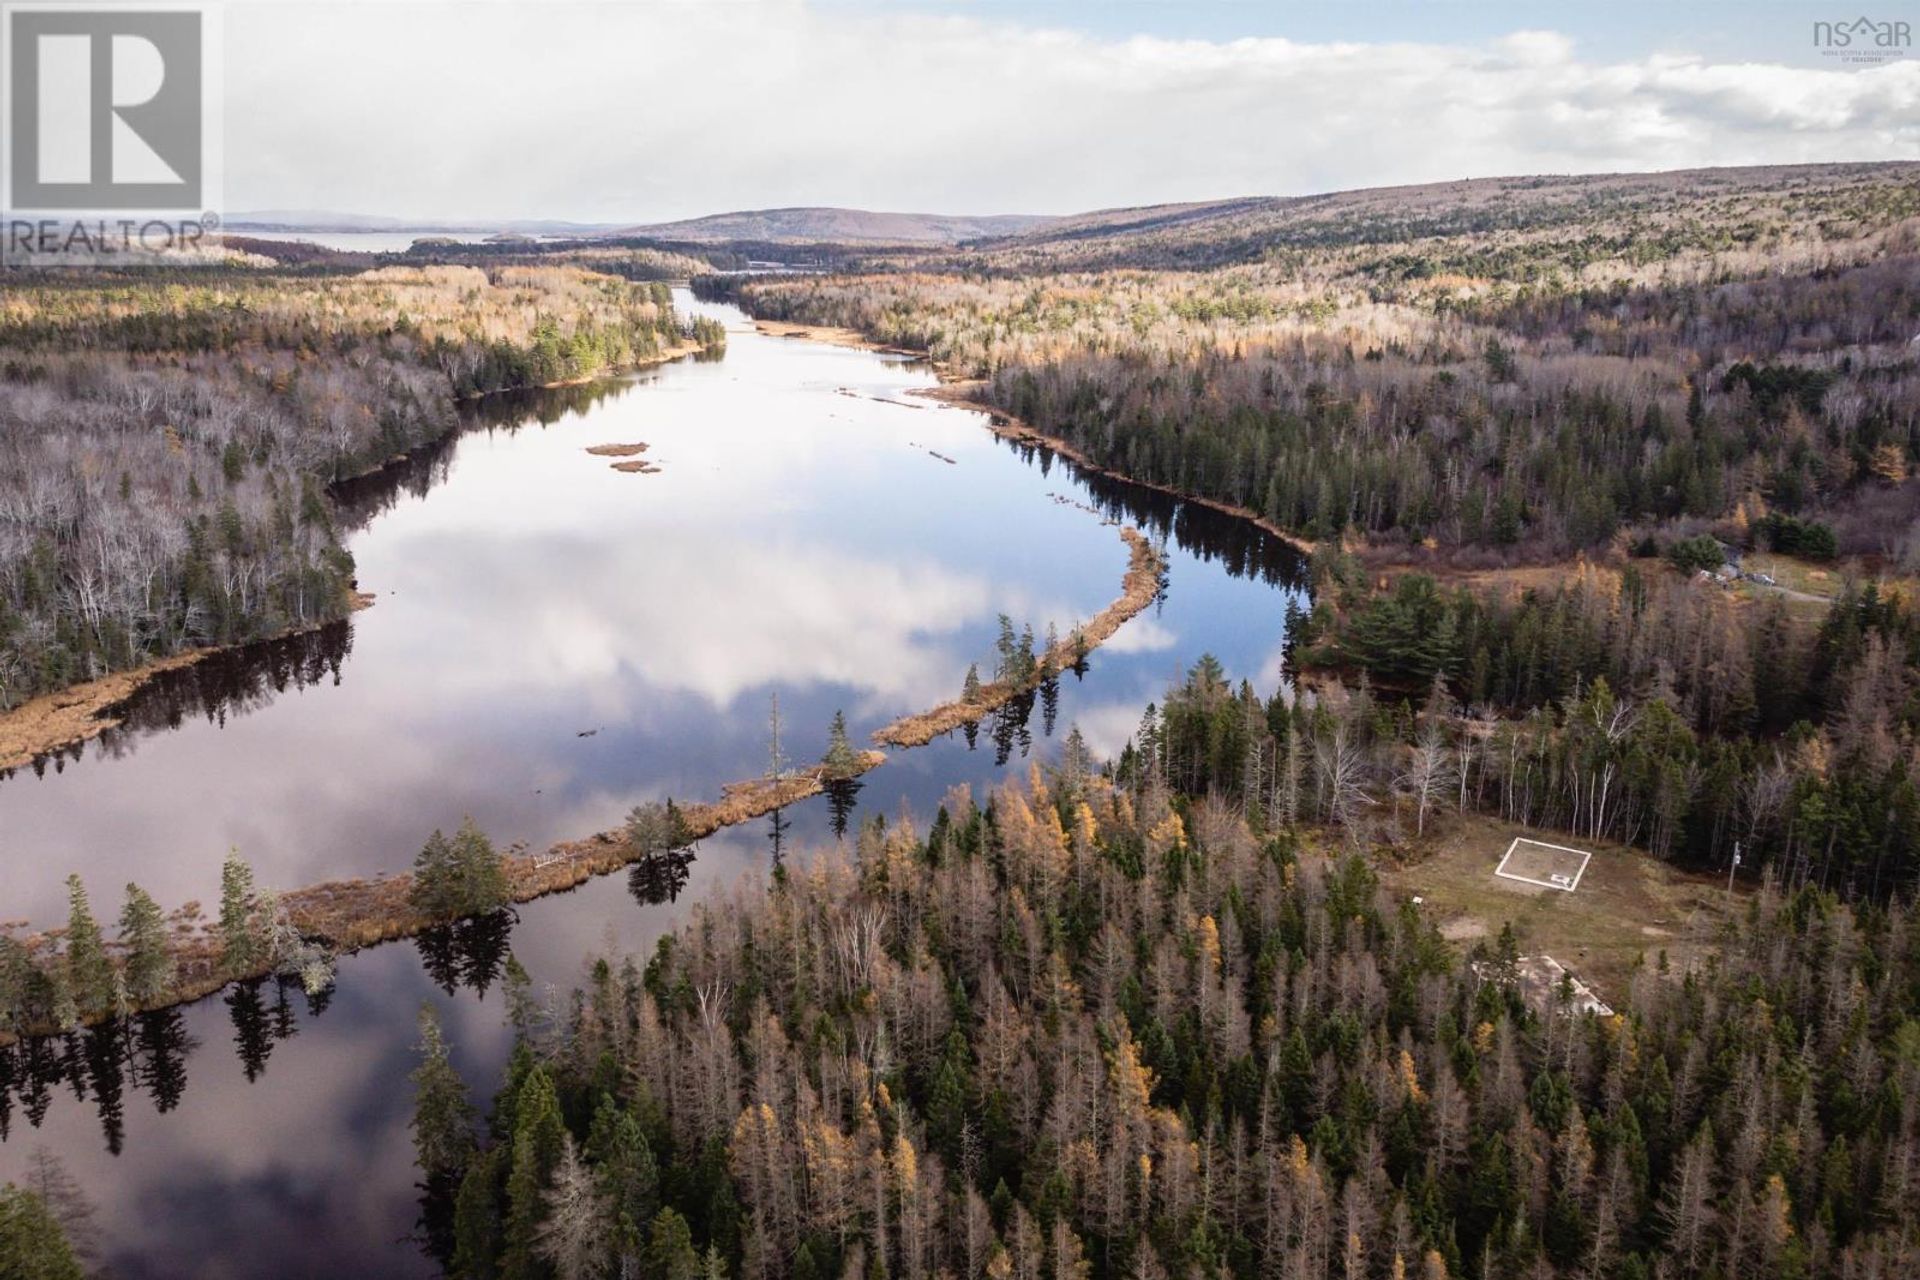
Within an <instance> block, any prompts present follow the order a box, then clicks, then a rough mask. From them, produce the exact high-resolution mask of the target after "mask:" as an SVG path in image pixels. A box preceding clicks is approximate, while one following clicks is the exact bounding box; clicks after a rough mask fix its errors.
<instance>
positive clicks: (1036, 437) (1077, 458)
mask: <svg viewBox="0 0 1920 1280" xmlns="http://www.w3.org/2000/svg"><path fill="white" fill-rule="evenodd" d="M919 354H922V355H924V354H925V353H924V352H922V353H919ZM928 363H930V364H932V365H933V369H934V375H935V376H936V377H938V378H939V379H940V385H939V386H936V387H916V388H914V389H913V390H911V391H908V392H907V394H908V395H910V396H919V397H921V398H922V399H925V400H934V401H937V402H939V403H940V404H944V405H950V406H952V407H953V408H956V409H970V410H972V411H973V412H974V413H981V414H985V415H986V417H987V430H989V431H991V432H993V434H994V435H996V436H999V437H1000V438H1001V439H1002V440H1012V441H1014V442H1016V443H1018V444H1030V445H1040V446H1044V447H1045V448H1047V449H1049V450H1051V451H1053V452H1054V453H1056V454H1058V455H1059V456H1060V457H1062V458H1065V459H1066V460H1067V461H1069V462H1071V463H1073V465H1074V466H1076V467H1079V468H1080V469H1081V470H1083V471H1091V472H1093V473H1094V474H1095V475H1100V476H1106V477H1107V478H1108V479H1111V480H1119V481H1122V482H1124V483H1126V484H1131V485H1138V486H1139V487H1140V488H1142V489H1151V490H1152V491H1153V492H1155V493H1163V494H1165V495H1166V496H1167V497H1169V498H1175V499H1177V500H1179V501H1181V502H1191V503H1193V504H1194V505H1195V506H1200V507H1206V508H1209V509H1210V510H1213V511H1218V512H1220V513H1221V514H1222V515H1228V516H1233V517H1235V518H1236V519H1240V520H1245V521H1246V522H1247V523H1248V524H1251V525H1252V526H1253V527H1254V528H1256V529H1258V530H1260V531H1261V532H1262V533H1265V534H1268V535H1270V536H1271V537H1275V538H1278V539H1280V541H1282V542H1284V543H1286V544H1287V545H1288V546H1290V547H1292V548H1293V549H1294V550H1295V551H1298V552H1299V553H1300V554H1301V555H1303V556H1311V555H1312V554H1313V553H1314V552H1315V551H1316V550H1318V549H1319V544H1318V543H1315V542H1313V541H1312V540H1311V539H1308V538H1303V537H1301V536H1300V535H1299V534H1297V533H1289V532H1288V531H1287V530H1285V529H1283V528H1281V527H1280V526H1279V525H1277V524H1275V523H1274V522H1273V521H1271V520H1269V519H1267V518H1266V517H1265V516H1263V515H1261V514H1260V513H1259V512H1257V511H1255V510H1253V509H1252V508H1251V507H1237V506H1235V505H1233V504H1232V503H1231V502H1223V501H1221V500H1220V499H1218V498H1204V497H1201V496H1200V495H1199V494H1193V493H1187V492H1185V491H1183V490H1180V489H1176V488H1174V487H1173V486H1172V485H1165V484H1156V483H1155V482H1154V481H1151V480H1138V479H1135V478H1134V477H1133V476H1130V475H1128V474H1126V473H1125V472H1124V471H1115V470H1114V469H1113V468H1112V467H1106V466H1102V465H1101V464H1100V463H1097V462H1094V461H1093V460H1092V459H1090V458H1088V457H1087V455H1086V454H1085V453H1084V452H1082V451H1081V450H1080V449H1079V448H1078V447H1077V446H1075V445H1071V444H1068V443H1067V442H1066V441H1064V440H1061V439H1058V438H1056V437H1054V436H1050V435H1048V434H1047V433H1046V432H1044V431H1042V430H1040V428H1038V427H1036V426H1033V425H1032V424H1031V423H1027V422H1022V421H1021V420H1020V419H1018V418H1016V417H1014V416H1013V415H1012V414H1010V413H1006V412H1004V411H1002V410H1000V409H996V408H994V407H993V406H992V405H990V404H982V403H981V402H979V401H978V400H974V399H971V398H970V397H969V396H968V395H967V392H968V391H970V390H971V389H973V388H975V387H983V386H985V385H986V381H985V380H984V379H982V378H959V377H954V376H951V375H949V374H948V373H947V371H946V370H944V369H942V368H941V367H940V365H939V363H938V362H937V361H933V360H931V359H929V361H928Z"/></svg>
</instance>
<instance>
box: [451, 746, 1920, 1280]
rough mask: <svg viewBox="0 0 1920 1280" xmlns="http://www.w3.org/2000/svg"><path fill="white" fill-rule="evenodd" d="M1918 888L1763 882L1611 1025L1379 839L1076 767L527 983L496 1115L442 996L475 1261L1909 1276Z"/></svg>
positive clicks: (501, 1268)
mask: <svg viewBox="0 0 1920 1280" xmlns="http://www.w3.org/2000/svg"><path fill="white" fill-rule="evenodd" d="M1916 938H1920V933H1916V929H1915V922H1914V920H1913V919H1912V916H1911V912H1910V909H1908V908H1905V907H1896V908H1889V909H1885V910H1881V909H1866V910H1861V911H1859V912H1857V913H1856V912H1855V911H1850V910H1849V909H1847V908H1846V907H1844V906H1841V905H1840V904H1838V903H1837V902H1835V901H1834V900H1833V899H1832V898H1830V897H1827V896H1825V895H1823V894H1821V893H1819V892H1818V891H1816V890H1806V891H1802V892H1799V893H1796V894H1794V895H1792V896H1790V897H1786V898H1782V897H1779V896H1777V895H1776V894H1774V893H1773V892H1772V891H1770V890H1763V891H1761V892H1760V893H1758V894H1757V895H1755V896H1754V897H1753V898H1752V899H1751V900H1750V902H1749V904H1748V907H1747V909H1746V911H1745V913H1744V918H1743V919H1741V920H1739V921H1738V922H1737V923H1736V924H1734V925H1732V926H1731V927H1730V930H1729V934H1728V936H1727V937H1726V938H1725V939H1724V949H1723V954H1722V955H1721V957H1720V958H1718V959H1717V960H1714V961H1711V962H1708V963H1707V964H1705V965H1704V966H1703V967H1701V968H1699V969H1697V970H1695V971H1692V972H1688V973H1686V974H1681V973H1677V972H1669V971H1667V970H1666V968H1665V966H1664V965H1663V964H1662V965H1649V966H1648V967H1646V968H1643V969H1642V970H1640V971H1639V972H1638V974H1637V975H1636V976H1635V978H1634V979H1633V981H1632V983H1631V984H1630V988H1629V989H1628V990H1627V991H1625V992H1623V993H1622V994H1621V996H1620V999H1619V1002H1618V1003H1619V1006H1620V1008H1621V1009H1622V1013H1621V1014H1620V1015H1619V1016H1614V1017H1607V1018H1601V1017H1598V1016H1595V1015H1592V1014H1581V1015H1574V1014H1572V1013H1571V1012H1569V1011H1568V1008H1567V1006H1566V1005H1565V1004H1563V1003H1562V1002H1563V1001H1565V1000H1566V999H1567V997H1566V994H1565V991H1564V989H1563V990H1562V991H1561V992H1558V993H1548V994H1546V995H1544V996H1540V997H1536V998H1535V1000H1529V999H1528V998H1527V997H1524V996H1523V995H1522V992H1521V988H1520V985H1519V983H1518V981H1517V977H1516V967H1517V956H1516V954H1515V948H1514V945H1513V942H1512V939H1511V938H1510V937H1503V938H1502V939H1500V940H1499V942H1497V943H1494V944H1491V945H1483V946H1482V947H1480V948H1478V949H1476V951H1475V953H1474V955H1473V956H1472V957H1471V958H1470V960H1469V962H1468V963H1466V964H1461V963H1460V962H1459V961H1458V960H1457V959H1456V958H1455V956H1454V955H1453V953H1452V952H1451V951H1450V949H1449V948H1448V947H1447V945H1446V944H1445V943H1444V942H1443V941H1442V940H1441V938H1440V937H1439V935H1438V933H1437V932H1436V930H1435V929H1434V928H1433V927H1432V925H1431V923H1430V922H1429V921H1427V920H1426V919H1424V918H1422V916H1421V914H1420V913H1419V911H1418V909H1417V908H1415V907H1413V906H1411V905H1408V904H1401V903H1395V902H1392V901H1390V900H1389V899H1388V898H1387V896H1386V895H1385V894H1384V893H1383V892H1382V891H1381V890H1380V889H1379V887H1378V886H1377V884H1376V883H1375V881H1374V879H1373V877H1372V875H1371V873H1370V872H1369V871H1368V870H1367V868H1366V866H1365V864H1364V863H1363V862H1361V861H1360V860H1359V859H1358V858H1347V859H1344V860H1339V861H1328V860H1326V859H1323V858H1321V857H1318V856H1314V855H1310V854H1308V853H1305V852H1302V851H1301V850H1300V848H1299V847H1298V846H1297V845H1296V844H1295V842H1294V841H1293V840H1292V839H1291V838H1290V837H1288V836H1287V835H1285V834H1284V833H1281V834H1274V835H1270V836H1268V837H1265V838H1263V837H1261V836H1260V835H1258V834H1256V832H1255V830H1254V829H1253V828H1251V827H1249V825H1248V824H1247V823H1246V822H1245V821H1244V820H1243V819H1242V818H1241V817H1240V815H1239V814H1238V813H1236V812H1235V811H1233V810H1232V809H1231V808H1229V807H1227V806H1224V805H1222V804H1220V803H1217V802H1191V803H1190V802H1187V801H1184V800H1177V799H1173V798H1171V795H1170V793H1169V792H1168V791H1167V790H1166V789H1165V788H1164V787H1162V786H1160V785H1158V784H1157V783H1154V782H1152V781H1150V780H1148V779H1147V778H1146V777H1145V776H1142V778H1141V780H1140V785H1139V786H1136V787H1133V788H1129V789H1124V790H1121V789H1116V788H1114V787H1113V786H1112V785H1109V784H1107V783H1105V782H1103V781H1101V780H1098V779H1096V778H1092V777H1090V776H1088V775H1087V774H1086V773H1085V772H1084V770H1083V769H1080V768H1077V767H1073V766H1070V767H1068V768H1065V769H1063V770H1061V771H1059V772H1058V773H1056V774H1054V775H1053V776H1051V777H1046V778H1043V777H1042V776H1041V775H1040V773H1039V771H1038V770H1036V771H1035V773H1034V777H1033V781H1032V782H1031V784H1030V785H1029V786H1027V787H1025V788H1022V787H1020V786H1018V785H1010V786H1008V787H1006V788H1004V789H1002V790H1000V791H998V792H996V793H995V794H994V795H993V796H992V797H991V799H990V800H989V801H988V803H987V804H986V805H985V806H984V807H982V806H976V805H975V804H973V803H972V802H971V801H970V800H969V799H968V798H967V797H966V795H965V793H964V792H959V793H956V794H955V795H954V796H953V797H951V798H950V800H949V803H948V804H947V805H946V806H944V807H943V808H942V809H941V811H940V813H939V814H938V815H937V817H936V818H935V820H934V822H933V824H932V826H931V827H929V828H928V829H927V830H926V831H925V832H924V834H923V833H920V832H917V831H915V830H913V829H911V828H910V827H905V826H898V827H887V826H885V825H884V824H882V823H878V822H876V823H873V824H870V825H869V826H868V827H867V828H866V829H865V830H864V831H863V832H862V833H861V836H860V838H859V840H858V841H857V842H856V843H855V844H854V845H853V846H852V847H851V848H850V849H849V848H847V847H846V846H843V847H842V851H841V852H838V853H825V854H822V855H820V856H819V857H818V858H817V859H815V860H814V861H813V862H811V863H810V864H809V865H806V866H804V867H801V868H794V867H791V866H789V867H788V868H787V869H785V870H781V871H777V872H776V873H775V874H774V877H773V879H772V882H771V883H770V884H769V885H766V886H765V887H764V888H763V887H762V886H760V885H757V884H750V885H747V886H745V887H743V888H742V889H740V890H739V891H737V892H735V893H734V894H732V895H731V896H725V897H721V898H718V899H716V900H713V901H710V902H708V903H707V904H705V905H704V906H702V907H700V908H698V909H696V911H695V912H694V914H693V915H692V917H691V918H690V919H689V920H687V921H686V922H685V923H684V924H683V925H682V926H681V928H680V929H679V930H677V931H676V932H675V933H674V934H672V935H670V936H669V937H667V938H664V939H662V940H661V942H660V944H659V946H658V947H657V949H656V950H655V952H654V954H653V955H652V956H651V957H650V958H649V959H647V960H646V962H645V963H644V964H642V963H640V962H638V961H636V960H627V961H625V962H619V961H604V960H603V961H599V962H596V963H595V964H594V965H593V967H592V969H591V971H590V973H589V975H588V977H587V980H586V982H585V985H584V986H583V987H582V988H581V989H579V990H577V991H575V992H573V993H572V994H571V995H570V996H568V997H564V998H557V997H556V998H554V999H552V1000H549V1001H548V1002H546V1003H544V1004H543V1003H541V1002H540V1001H538V1000H536V999H534V998H533V997H532V995H531V993H530V992H529V990H528V989H527V986H526V983H525V981H524V977H521V978H519V979H518V980H517V981H516V980H515V979H514V978H513V977H512V976H511V975H510V978H509V984H508V993H507V1001H506V1004H507V1009H508V1011H509V1015H510V1018H511V1021H512V1024H513V1027H514V1033H515V1047H514V1050H513V1053H512V1057H511V1060H510V1063H509V1066H508V1068H507V1071H506V1078H505V1080H504V1081H503V1082H502V1085H501V1088H500V1091H499V1093H498V1094H497V1096H496V1097H495V1099H494V1102H493V1105H492V1106H491V1108H490V1109H489V1111H488V1112H487V1114H486V1116H485V1119H484V1122H483V1123H479V1124H476V1119H477V1114H476V1109H475V1108H474V1107H473V1105H472V1104H471V1102H470V1101H469V1099H468V1097H467V1094H466V1090H465V1088H464V1086H463V1084H462V1082H461V1080H460V1077H459V1075H458V1074H457V1072H456V1070H455V1068H454V1065H453V1063H452V1062H451V1059H450V1055H449V1051H448V1049H447V1047H446V1045H445V1044H444V1042H443V1041H442V1039H441V1037H440V1035H439V1033H438V1028H437V1026H436V1025H435V1023H434V1020H433V1019H432V1017H431V1015H430V1014H429V1015H424V1016H423V1027H424V1035H423V1041H422V1049H423V1053H422V1061H421V1065H420V1067H419V1070H418V1071H417V1072H416V1073H415V1076H414V1081H415V1087H416V1103H417V1105H416V1114H415V1122H414V1134H415V1142H416V1151H417V1155H418V1159H419V1164H420V1168H421V1170H422V1178H423V1190H424V1197H423V1202H422V1204H423V1218H422V1229H423V1235H424V1240H425V1243H426V1247H427V1249H428V1251H429V1253H430V1254H431V1255H432V1256H434V1257H435V1258H436V1259H437V1260H438V1261H440V1262H441V1263H442V1264H443V1265H444V1266H446V1267H447V1269H448V1273H449V1274H451V1275H454V1276H458V1277H468V1278H477V1277H503V1278H511V1280H521V1278H523V1277H547V1276H553V1277H560V1278H562V1280H575V1278H576V1277H586V1276H608V1275H633V1274H641V1275H649V1276H660V1277H673V1278H678V1280H694V1278H695V1277H703V1276H704V1277H722V1276H733V1277H740V1278H741V1280H747V1278H759V1277H784V1276H795V1277H806V1278H808V1280H813V1278H816V1277H827V1276H853V1277H864V1276H882V1275H885V1276H892V1277H906V1278H909V1280H910V1278H912V1277H931V1276H937V1275H954V1276H963V1277H977V1276H988V1277H995V1278H996V1280H997V1278H1000V1277H1008V1278H1015V1277H1021V1278H1031V1280H1090V1278H1092V1277H1109V1276H1129V1277H1160V1276H1169V1275H1180V1276H1196V1275H1207V1276H1234V1277H1244V1278H1245V1280H1253V1278H1254V1277H1265V1276H1287V1277H1334V1276H1338V1277H1343V1278H1345V1280H1359V1278H1360V1277H1381V1278H1383V1280H1384V1278H1387V1277H1392V1278H1394V1280H1400V1278H1401V1277H1406V1276H1418V1277H1423V1278H1425V1280H1441V1278H1442V1277H1446V1276H1468V1275H1533V1276H1568V1277H1572V1276H1581V1277H1620V1278H1632V1280H1639V1278H1641V1277H1650V1276H1660V1275H1668V1276H1680V1275H1687V1276H1736V1275H1767V1276H1782V1277H1819V1276H1847V1277H1857V1278H1859V1280H1867V1278H1869V1277H1892V1276H1896V1275H1901V1274H1905V1273H1907V1272H1910V1271H1911V1270H1912V1269H1913V1268H1914V1267H1915V1266H1916V1265H1920V1219H1917V1218H1916V1215H1915V1214H1914V1212H1913V1206H1914V1203H1915V1194H1916V1191H1915V1177H1916V1173H1920V1105H1916V1102H1915V1099H1916V1098H1920V1018H1917V1017H1916V1015H1920V1005H1917V1004H1916V998H1915V991H1916V990H1920V985H1917V984H1916V979H1920V943H1917V942H1916Z"/></svg>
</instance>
